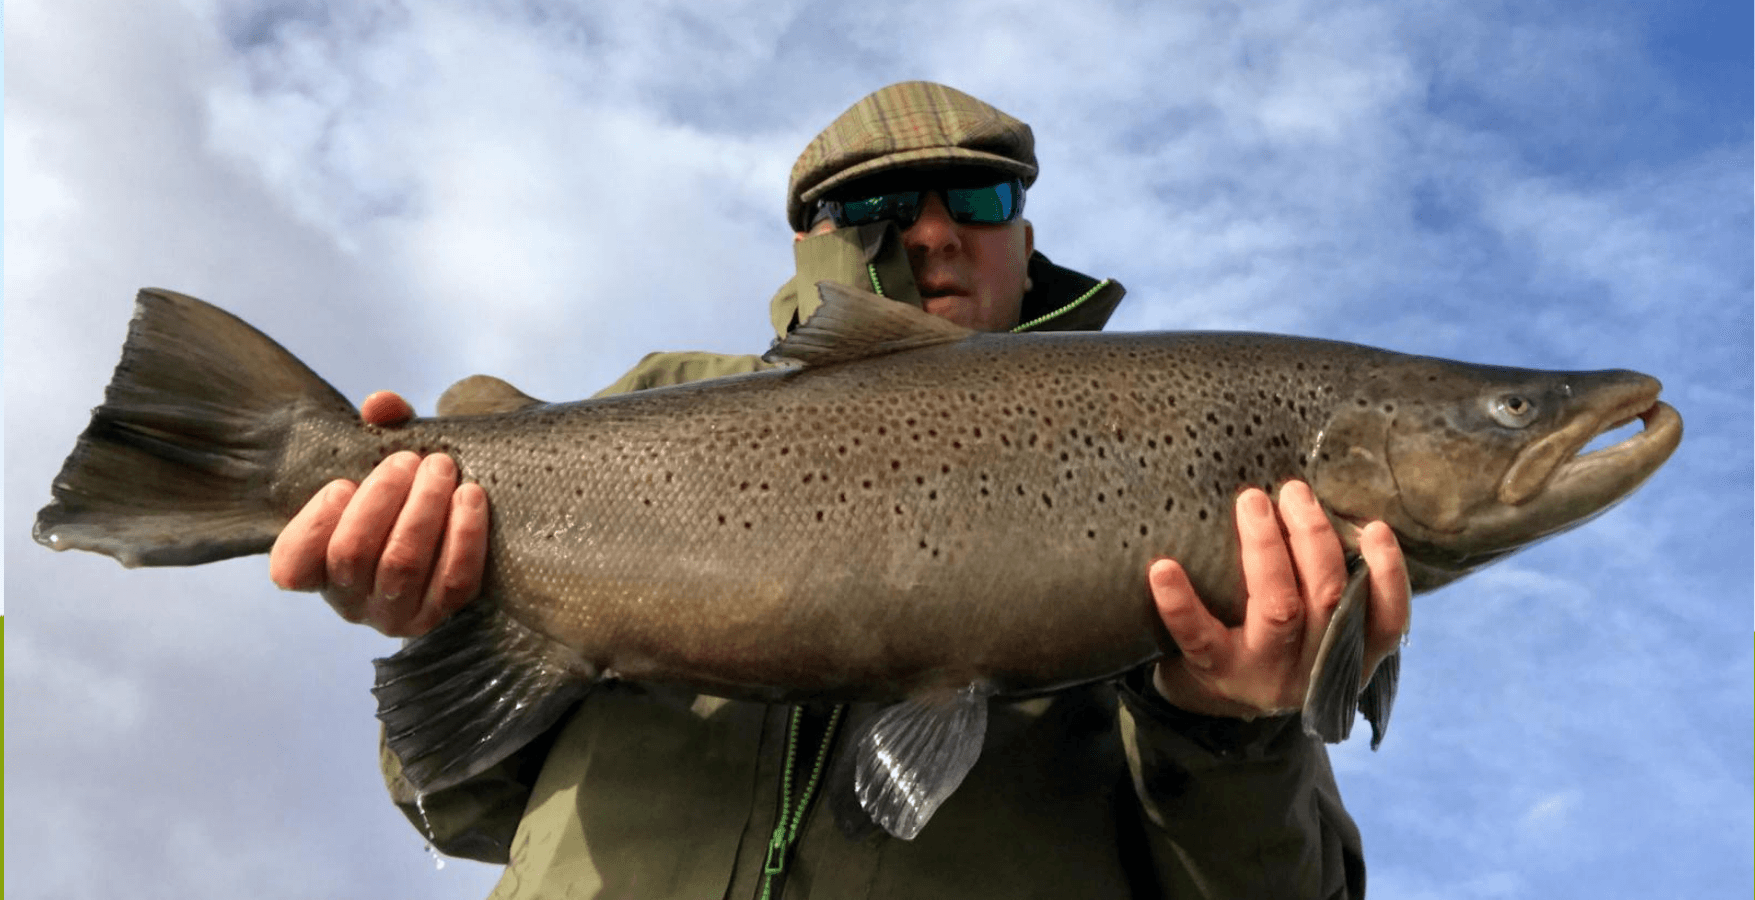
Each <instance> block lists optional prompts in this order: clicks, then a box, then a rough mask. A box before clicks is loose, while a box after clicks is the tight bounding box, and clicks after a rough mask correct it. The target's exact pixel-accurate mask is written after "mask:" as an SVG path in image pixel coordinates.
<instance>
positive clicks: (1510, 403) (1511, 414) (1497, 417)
mask: <svg viewBox="0 0 1755 900" xmlns="http://www.w3.org/2000/svg"><path fill="white" fill-rule="evenodd" d="M1487 413H1488V415H1491V416H1492V417H1493V421H1495V422H1498V423H1499V424H1501V425H1504V426H1505V427H1507V428H1522V427H1524V426H1525V425H1528V424H1529V423H1530V422H1532V421H1534V420H1535V418H1536V404H1535V403H1534V402H1533V401H1531V400H1530V399H1529V398H1528V397H1525V396H1523V395H1522V394H1501V395H1499V396H1497V397H1494V398H1493V399H1492V400H1489V401H1488V402H1487Z"/></svg>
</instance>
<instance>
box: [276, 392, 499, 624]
mask: <svg viewBox="0 0 1755 900" xmlns="http://www.w3.org/2000/svg"><path fill="white" fill-rule="evenodd" d="M360 417H361V418H363V419H364V420H365V421H367V422H368V423H370V424H373V425H382V426H387V427H394V426H397V425H401V424H402V423H404V422H407V421H408V420H409V419H411V418H413V417H414V410H413V409H412V408H411V407H410V406H409V405H408V402H407V401H406V400H403V399H402V398H401V397H399V396H397V395H396V394H393V393H390V392H388V391H380V392H378V393H376V394H373V395H372V396H370V397H367V398H366V402H365V403H364V404H363V405H362V406H361V407H360ZM487 531H488V506H487V494H486V493H485V492H484V491H483V490H482V489H481V486H480V485H478V484H473V483H471V484H464V485H458V484H457V464H456V462H455V461H454V460H452V459H451V457H449V456H447V455H445V454H442V453H436V454H433V455H431V456H428V457H427V458H425V459H421V458H420V457H418V456H416V455H415V454H413V453H409V452H406V451H404V452H401V453H396V454H392V455H391V456H389V457H387V458H386V459H385V460H384V461H383V462H381V463H379V464H378V467H377V468H375V469H373V470H372V472H371V474H370V475H367V476H366V478H365V480H364V481H362V482H360V483H359V484H357V485H356V484H355V483H353V482H352V481H347V480H339V481H333V482H330V483H329V484H328V485H326V486H324V488H323V489H322V490H321V491H318V492H317V495H316V496H314V497H312V498H311V500H310V501H309V502H307V503H306V504H305V506H304V508H303V509H301V510H299V513H298V515H295V516H294V517H293V519H292V521H291V522H288V523H287V526H286V528H285V529H283V530H282V531H281V532H280V537H278V538H276V539H275V541H274V549H273V550H271V551H269V554H268V577H270V578H272V579H274V583H275V584H277V585H280V586H281V587H282V588H284V589H286V590H289V591H321V592H322V594H323V599H324V600H327V601H329V605H330V606H332V607H334V608H335V611H336V612H337V613H340V614H341V617H342V618H344V619H346V620H348V621H349V622H364V623H366V624H368V625H371V626H372V627H373V628H376V629H378V630H379V631H381V632H383V633H384V634H387V635H390V636H391V637H416V636H419V635H422V634H425V633H427V632H428V631H431V630H432V629H433V628H434V627H435V626H437V625H438V624H439V622H440V621H441V620H443V619H444V618H445V617H446V616H448V615H450V614H451V613H453V612H455V611H456V610H458V609H460V608H461V607H462V606H463V604H465V603H467V602H469V600H470V599H471V598H473V597H474V596H475V595H476V594H477V593H479V592H480V590H481V580H482V572H483V568H484V566H485V565H486V561H487Z"/></svg>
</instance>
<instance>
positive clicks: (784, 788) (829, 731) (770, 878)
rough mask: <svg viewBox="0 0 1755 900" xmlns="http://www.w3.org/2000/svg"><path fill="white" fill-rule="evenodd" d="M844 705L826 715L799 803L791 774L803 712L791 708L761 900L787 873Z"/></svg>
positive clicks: (768, 896)
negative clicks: (815, 753) (778, 802)
mask: <svg viewBox="0 0 1755 900" xmlns="http://www.w3.org/2000/svg"><path fill="white" fill-rule="evenodd" d="M846 708H847V707H845V706H836V707H835V708H834V710H833V711H831V712H830V713H829V724H828V725H827V726H826V727H824V729H823V739H822V743H821V745H820V746H818V747H817V758H816V763H815V764H814V765H813V766H811V770H810V780H809V781H807V782H805V785H804V789H803V790H801V791H799V795H798V802H797V803H796V804H794V803H793V802H792V773H793V770H794V769H795V768H796V764H797V761H798V726H799V721H800V720H801V719H802V718H803V717H804V716H803V709H802V708H801V707H797V706H794V707H793V708H792V715H791V718H790V720H789V721H788V722H787V725H786V766H785V769H784V770H783V771H782V772H781V773H780V813H779V815H778V816H776V817H775V820H774V833H773V835H771V836H770V837H769V838H768V855H767V857H766V858H765V859H764V860H763V862H762V892H761V894H760V895H758V896H759V897H760V900H772V898H773V890H774V885H775V883H776V882H778V881H779V880H780V876H782V875H784V874H785V872H786V862H787V860H788V858H789V857H790V856H791V854H792V848H793V846H794V845H796V844H797V843H798V829H799V826H800V825H802V824H803V823H804V813H805V810H808V809H809V808H810V802H811V800H812V799H814V798H815V797H816V792H817V785H818V783H819V782H820V781H821V780H822V775H823V766H824V765H826V764H827V763H828V760H829V746H830V745H831V744H832V743H834V741H835V729H836V727H837V726H839V725H840V724H841V714H842V712H844V711H845V710H846Z"/></svg>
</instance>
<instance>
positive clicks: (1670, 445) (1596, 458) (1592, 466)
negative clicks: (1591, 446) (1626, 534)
mask: <svg viewBox="0 0 1755 900" xmlns="http://www.w3.org/2000/svg"><path fill="white" fill-rule="evenodd" d="M1635 420H1638V421H1639V423H1640V425H1641V427H1640V430H1639V431H1638V432H1637V433H1636V434H1634V435H1632V436H1630V437H1628V438H1627V439H1625V440H1623V441H1619V442H1617V443H1613V444H1610V445H1608V446H1606V447H1603V448H1602V449H1599V450H1594V451H1591V452H1589V453H1583V454H1581V455H1579V456H1575V457H1573V458H1572V459H1571V460H1569V461H1568V462H1566V463H1564V464H1563V465H1562V466H1561V468H1560V471H1558V472H1556V473H1555V474H1554V477H1555V478H1556V479H1561V478H1568V477H1577V476H1579V475H1588V474H1589V473H1590V472H1591V471H1592V470H1596V469H1617V470H1618V469H1622V468H1626V467H1632V468H1635V469H1637V468H1641V467H1642V466H1641V463H1643V462H1647V461H1648V460H1650V459H1651V458H1653V457H1655V460H1656V462H1655V463H1653V464H1652V465H1651V467H1652V468H1653V469H1656V467H1657V465H1659V464H1662V463H1663V461H1664V460H1666V459H1668V458H1669V456H1670V453H1671V452H1672V451H1674V450H1675V449H1676V445H1677V444H1678V443H1680V442H1681V440H1682V415H1681V414H1680V413H1678V412H1676V408H1675V407H1673V406H1671V405H1669V404H1668V403H1664V402H1662V401H1657V402H1653V403H1652V404H1651V405H1650V406H1647V407H1646V408H1645V409H1642V410H1640V411H1639V412H1637V413H1634V414H1633V415H1629V416H1625V417H1623V418H1620V419H1617V420H1614V421H1611V422H1609V423H1608V424H1607V425H1606V426H1604V427H1602V428H1600V429H1598V430H1597V432H1596V433H1595V434H1593V435H1591V440H1592V441H1594V440H1596V439H1597V438H1599V437H1602V436H1603V435H1605V434H1608V433H1610V432H1612V431H1615V430H1616V429H1619V428H1621V427H1622V426H1624V425H1627V424H1629V423H1631V422H1633V421H1635ZM1587 443H1588V442H1587Z"/></svg>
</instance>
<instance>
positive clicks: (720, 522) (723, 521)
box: [719, 515, 725, 525]
mask: <svg viewBox="0 0 1755 900" xmlns="http://www.w3.org/2000/svg"><path fill="white" fill-rule="evenodd" d="M719 524H721V525H724V524H725V517H724V516H723V515H722V516H720V517H719Z"/></svg>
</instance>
